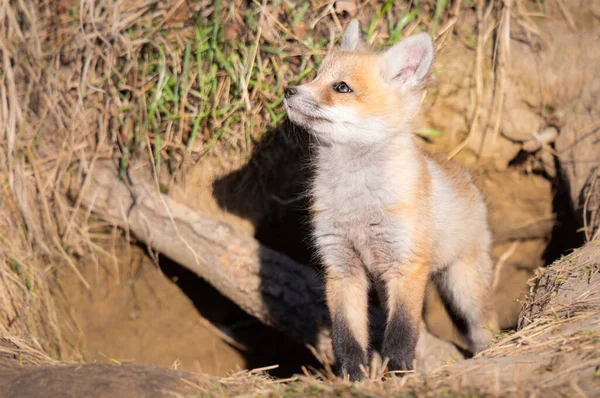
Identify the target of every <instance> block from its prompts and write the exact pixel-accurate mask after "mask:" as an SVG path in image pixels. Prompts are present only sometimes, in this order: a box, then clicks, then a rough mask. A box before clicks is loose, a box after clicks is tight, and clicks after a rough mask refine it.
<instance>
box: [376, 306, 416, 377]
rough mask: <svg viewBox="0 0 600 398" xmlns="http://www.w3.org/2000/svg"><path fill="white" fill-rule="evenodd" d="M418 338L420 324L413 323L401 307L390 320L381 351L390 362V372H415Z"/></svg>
mask: <svg viewBox="0 0 600 398" xmlns="http://www.w3.org/2000/svg"><path fill="white" fill-rule="evenodd" d="M418 338H419V324H418V322H413V321H412V320H411V319H410V317H409V316H408V314H407V313H406V311H405V309H404V308H403V307H402V306H399V307H398V308H397V309H396V311H394V314H393V315H392V316H391V318H390V319H389V320H388V324H387V327H386V329H385V336H384V339H383V346H382V350H381V354H382V356H383V358H388V360H389V362H388V369H389V370H413V360H414V357H415V348H416V346H417V340H418Z"/></svg>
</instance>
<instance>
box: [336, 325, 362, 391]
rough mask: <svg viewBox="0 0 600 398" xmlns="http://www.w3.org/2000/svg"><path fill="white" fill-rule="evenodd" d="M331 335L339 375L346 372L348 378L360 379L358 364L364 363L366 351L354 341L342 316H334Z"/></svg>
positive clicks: (342, 375) (360, 373)
mask: <svg viewBox="0 0 600 398" xmlns="http://www.w3.org/2000/svg"><path fill="white" fill-rule="evenodd" d="M331 337H332V341H333V353H334V355H335V358H336V361H337V362H338V374H339V376H340V377H344V376H345V374H347V375H349V376H350V380H353V381H357V380H362V379H363V376H364V375H363V372H362V370H361V368H360V365H363V366H365V365H366V363H367V352H366V350H363V348H362V347H361V346H360V344H359V343H358V341H356V339H355V338H354V336H353V335H352V333H351V331H350V328H348V325H347V323H346V320H345V319H344V317H343V316H340V315H336V316H335V317H334V319H333V328H332V336H331Z"/></svg>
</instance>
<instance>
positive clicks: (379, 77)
mask: <svg viewBox="0 0 600 398" xmlns="http://www.w3.org/2000/svg"><path fill="white" fill-rule="evenodd" d="M432 61H433V44H432V41H431V38H430V37H429V35H427V34H424V33H421V34H417V35H414V36H411V37H408V38H407V39H405V40H404V41H402V42H400V43H398V44H396V45H394V46H393V47H391V48H389V49H388V50H387V51H385V52H383V53H373V52H369V51H367V50H366V49H365V48H364V43H363V42H362V38H361V35H360V27H359V24H358V22H357V21H356V20H355V21H352V22H351V23H350V24H349V26H348V28H347V29H346V32H345V33H344V37H343V40H342V44H341V47H340V48H339V49H336V50H335V51H334V52H333V53H331V54H329V55H328V56H327V57H326V58H325V59H324V60H323V63H322V65H321V66H320V69H319V71H318V74H317V77H316V78H315V79H314V80H313V81H312V82H310V83H307V84H304V85H301V86H298V87H289V88H287V89H286V90H285V100H284V104H285V109H286V111H287V113H288V115H289V118H290V119H291V121H292V122H293V123H295V124H297V125H299V126H302V127H304V128H306V129H307V130H308V131H309V132H310V133H311V134H312V135H313V136H314V138H315V141H316V149H317V150H316V157H315V159H314V163H315V166H316V175H315V179H314V181H313V184H312V195H313V208H312V214H313V227H314V240H315V244H316V247H317V250H318V253H319V256H320V258H321V260H322V262H323V264H324V266H325V270H326V272H325V274H326V296H327V305H328V307H329V311H330V313H331V319H332V340H333V350H334V354H335V357H336V361H337V362H338V365H339V367H340V370H341V372H342V374H348V375H349V376H350V378H352V379H360V378H362V371H361V365H365V364H366V361H367V349H368V345H369V336H368V319H367V313H368V308H367V301H368V291H369V288H370V285H371V283H374V284H375V287H376V290H377V292H378V294H379V295H380V301H382V303H383V306H384V307H385V310H386V314H387V325H386V330H385V334H384V341H383V345H382V355H383V356H384V357H387V358H388V359H389V362H388V365H389V368H390V369H392V370H397V369H406V370H410V369H412V367H413V359H414V352H415V346H416V343H417V339H418V334H419V325H420V322H421V316H422V309H423V298H424V294H425V285H426V282H427V280H428V278H429V277H430V276H431V278H432V280H433V281H434V282H435V283H436V285H437V287H438V288H439V291H440V293H441V295H442V297H443V299H444V301H445V303H446V304H447V306H448V307H449V308H450V309H451V310H452V312H453V313H454V315H455V316H456V317H458V318H459V319H460V320H462V321H463V323H464V324H465V325H466V326H467V330H468V332H467V338H468V341H469V343H470V345H471V349H472V351H474V352H477V351H480V350H482V349H484V348H485V347H486V346H487V344H488V342H489V340H490V338H491V333H490V332H489V331H488V330H486V328H484V327H485V326H487V327H489V328H493V329H496V328H497V325H496V318H495V312H494V309H493V304H492V297H491V291H492V288H491V286H492V264H491V260H490V256H489V249H490V240H491V238H490V231H489V228H488V225H487V221H486V207H485V204H484V202H483V200H482V197H481V194H480V192H479V191H478V190H477V188H476V187H475V186H474V185H473V183H472V182H471V178H470V176H469V175H468V174H467V173H466V172H464V171H463V170H462V169H461V168H460V167H459V166H458V165H456V164H454V163H451V162H447V161H445V160H444V159H437V157H433V156H431V155H428V154H426V153H425V152H423V151H422V150H421V149H420V148H419V147H418V146H417V143H416V142H415V141H414V136H413V134H412V130H411V121H412V119H413V117H414V116H415V115H416V113H417V111H418V107H419V102H420V97H419V86H420V83H421V82H422V81H423V79H424V77H425V76H426V74H427V73H428V71H429V68H430V67H431V63H432Z"/></svg>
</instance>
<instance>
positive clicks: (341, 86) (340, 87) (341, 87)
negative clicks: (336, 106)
mask: <svg viewBox="0 0 600 398" xmlns="http://www.w3.org/2000/svg"><path fill="white" fill-rule="evenodd" d="M333 89H334V90H335V91H337V92H338V93H351V92H352V89H351V88H350V87H348V85H347V84H346V83H344V82H339V83H335V84H334V85H333Z"/></svg>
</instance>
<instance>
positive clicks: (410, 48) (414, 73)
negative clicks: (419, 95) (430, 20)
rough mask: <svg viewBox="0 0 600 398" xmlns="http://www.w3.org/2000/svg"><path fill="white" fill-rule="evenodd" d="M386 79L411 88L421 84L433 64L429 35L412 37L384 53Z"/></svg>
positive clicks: (422, 34) (431, 43)
mask: <svg viewBox="0 0 600 398" xmlns="http://www.w3.org/2000/svg"><path fill="white" fill-rule="evenodd" d="M383 58H384V65H385V66H384V71H383V74H384V78H385V79H386V80H387V81H390V82H393V81H396V82H400V83H403V84H407V85H410V86H414V85H416V84H418V83H420V82H421V81H422V80H423V78H424V77H425V75H426V74H427V72H429V68H431V63H432V62H433V42H432V40H431V36H429V35H428V34H427V33H419V34H417V35H414V36H410V37H408V38H406V39H404V40H402V41H401V42H400V43H398V44H396V45H394V46H393V47H391V48H389V49H388V50H387V51H386V52H384V53H383Z"/></svg>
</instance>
